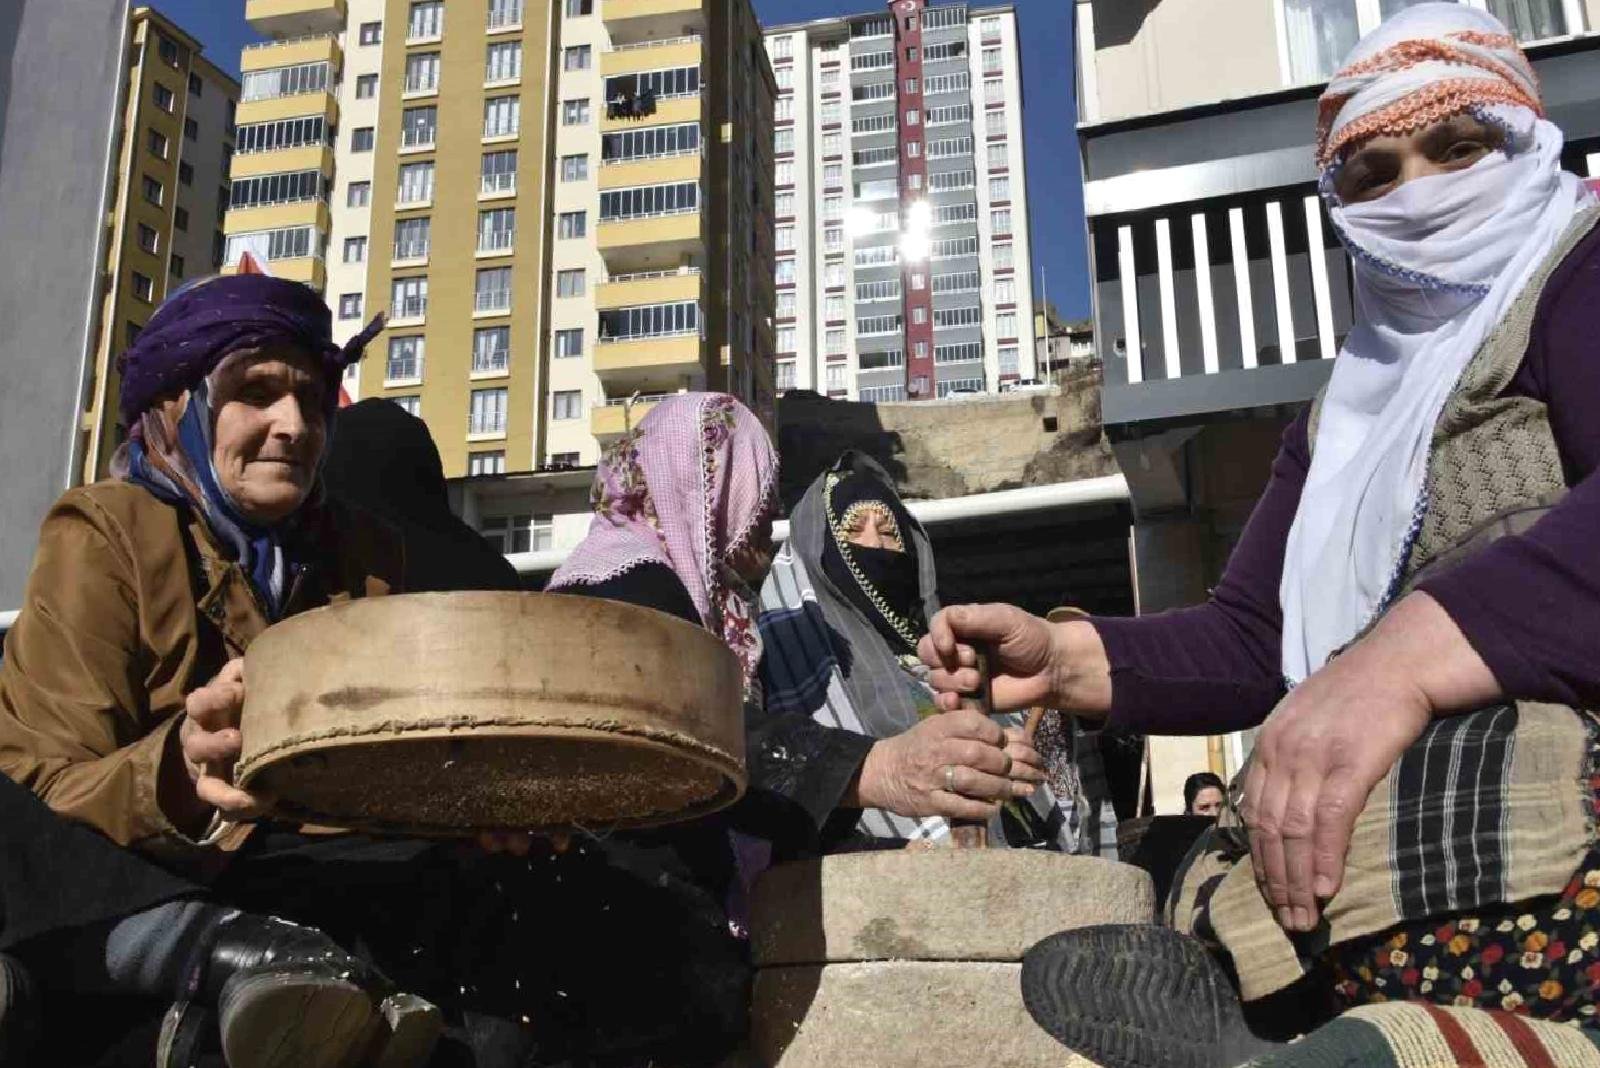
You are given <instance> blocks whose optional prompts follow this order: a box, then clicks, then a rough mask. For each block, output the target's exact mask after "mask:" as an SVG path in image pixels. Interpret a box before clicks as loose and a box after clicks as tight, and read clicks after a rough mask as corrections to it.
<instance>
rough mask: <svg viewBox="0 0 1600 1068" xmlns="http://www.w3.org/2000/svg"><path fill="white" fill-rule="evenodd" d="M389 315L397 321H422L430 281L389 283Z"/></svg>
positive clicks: (426, 304) (426, 311)
mask: <svg viewBox="0 0 1600 1068" xmlns="http://www.w3.org/2000/svg"><path fill="white" fill-rule="evenodd" d="M389 314H390V315H391V316H392V317H394V318H395V319H421V318H422V317H423V316H425V315H427V314H428V279H427V278H425V277H418V278H396V279H395V280H394V281H393V282H391V283H389ZM391 377H394V376H391ZM404 377H414V376H410V375H407V376H404Z"/></svg>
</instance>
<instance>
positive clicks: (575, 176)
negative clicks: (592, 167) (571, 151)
mask: <svg viewBox="0 0 1600 1068" xmlns="http://www.w3.org/2000/svg"><path fill="white" fill-rule="evenodd" d="M588 177H589V157H588V155H587V154H586V153H580V154H578V155H576V156H562V157H561V180H562V181H563V182H581V181H583V180H584V179H586V178H588Z"/></svg>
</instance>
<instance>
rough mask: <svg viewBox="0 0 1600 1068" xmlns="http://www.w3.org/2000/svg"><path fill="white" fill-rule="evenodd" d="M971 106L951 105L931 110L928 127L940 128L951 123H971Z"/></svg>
mask: <svg viewBox="0 0 1600 1068" xmlns="http://www.w3.org/2000/svg"><path fill="white" fill-rule="evenodd" d="M971 121H972V105H971V104H951V105H950V106H949V107H943V108H929V109H928V125H929V126H939V125H942V124H944V123H951V122H971Z"/></svg>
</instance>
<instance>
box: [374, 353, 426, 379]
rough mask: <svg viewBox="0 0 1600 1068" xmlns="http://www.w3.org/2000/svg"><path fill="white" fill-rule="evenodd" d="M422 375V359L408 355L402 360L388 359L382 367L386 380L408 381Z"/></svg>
mask: <svg viewBox="0 0 1600 1068" xmlns="http://www.w3.org/2000/svg"><path fill="white" fill-rule="evenodd" d="M421 377H422V360H421V359H420V358H418V357H416V356H410V357H407V358H406V359H403V360H390V361H389V362H388V364H387V365H386V366H385V367H384V369H383V378H384V381H386V382H410V381H414V380H415V379H418V378H421Z"/></svg>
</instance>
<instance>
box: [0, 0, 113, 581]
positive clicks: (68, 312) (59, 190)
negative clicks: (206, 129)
mask: <svg viewBox="0 0 1600 1068" xmlns="http://www.w3.org/2000/svg"><path fill="white" fill-rule="evenodd" d="M127 19H128V5H127V0H116V2H109V3H108V2H107V0H4V2H3V3H0V205H4V209H3V210H0V248H3V249H5V250H6V258H7V261H8V263H9V264H10V266H11V269H10V270H8V271H6V272H5V275H4V278H3V279H0V456H4V457H5V464H4V467H3V469H0V470H3V472H4V473H3V476H0V477H3V478H4V499H5V506H4V507H0V611H5V610H9V609H14V608H17V607H18V606H19V605H20V604H21V601H22V589H23V584H24V582H25V581H26V579H27V574H28V568H29V565H30V562H31V560H32V557H33V550H34V545H35V543H36V541H37V535H38V528H39V521H40V520H41V519H42V518H43V517H44V513H45V511H46V510H47V509H48V508H49V507H50V504H51V502H52V501H54V500H55V498H56V497H57V496H59V495H60V493H61V492H62V491H63V490H65V489H66V488H67V486H68V485H69V483H70V481H71V475H70V471H71V468H72V460H73V456H72V453H73V450H74V448H75V446H76V444H77V442H78V441H79V439H80V435H79V434H78V432H77V426H76V424H77V422H78V417H79V412H80V409H81V405H82V401H83V398H82V392H83V389H84V383H85V375H86V361H87V357H88V350H89V344H90V337H91V335H92V331H93V327H94V324H93V323H92V322H91V318H92V316H91V307H92V304H93V295H94V292H95V287H96V278H97V273H98V272H97V270H96V264H97V261H98V259H99V256H98V255H97V251H98V248H99V241H100V239H101V221H102V218H103V215H104V211H105V205H106V203H107V188H106V187H107V181H108V178H107V176H108V173H109V169H110V162H111V161H110V142H111V137H112V129H113V119H114V117H115V115H116V110H117V94H118V88H119V77H120V72H121V66H122V48H123V35H124V33H125V30H126V27H127ZM65 72H70V73H65Z"/></svg>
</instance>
